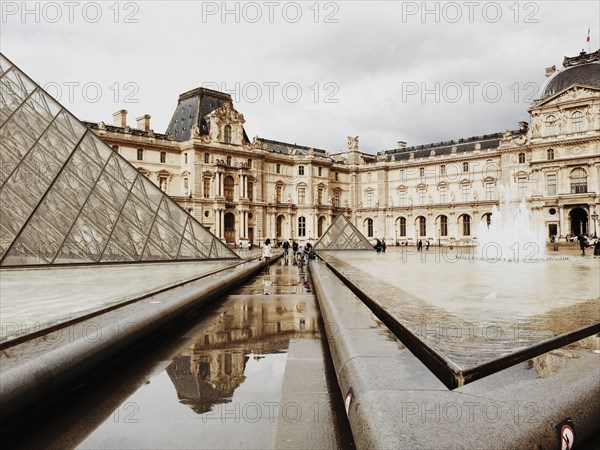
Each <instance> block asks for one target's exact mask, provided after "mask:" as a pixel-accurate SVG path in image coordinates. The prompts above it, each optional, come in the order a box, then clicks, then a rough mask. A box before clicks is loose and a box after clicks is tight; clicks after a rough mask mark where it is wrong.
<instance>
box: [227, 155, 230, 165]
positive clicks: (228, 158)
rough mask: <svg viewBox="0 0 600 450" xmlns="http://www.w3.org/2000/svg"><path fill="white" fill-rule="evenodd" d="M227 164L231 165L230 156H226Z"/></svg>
mask: <svg viewBox="0 0 600 450" xmlns="http://www.w3.org/2000/svg"><path fill="white" fill-rule="evenodd" d="M227 165H228V166H230V165H231V156H228V157H227Z"/></svg>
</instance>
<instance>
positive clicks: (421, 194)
mask: <svg viewBox="0 0 600 450" xmlns="http://www.w3.org/2000/svg"><path fill="white" fill-rule="evenodd" d="M424 204H425V188H419V205H424Z"/></svg>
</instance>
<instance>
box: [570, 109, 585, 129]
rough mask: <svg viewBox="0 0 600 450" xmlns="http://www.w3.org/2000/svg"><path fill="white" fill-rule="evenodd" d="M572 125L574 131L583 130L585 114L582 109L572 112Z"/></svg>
mask: <svg viewBox="0 0 600 450" xmlns="http://www.w3.org/2000/svg"><path fill="white" fill-rule="evenodd" d="M571 126H572V129H573V132H574V133H578V132H580V131H583V114H582V113H581V111H575V112H574V113H573V114H571Z"/></svg>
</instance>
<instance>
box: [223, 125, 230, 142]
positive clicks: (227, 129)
mask: <svg viewBox="0 0 600 450" xmlns="http://www.w3.org/2000/svg"><path fill="white" fill-rule="evenodd" d="M223 137H224V139H223V141H224V142H225V143H226V144H231V125H225V128H223Z"/></svg>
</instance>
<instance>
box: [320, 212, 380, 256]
mask: <svg viewBox="0 0 600 450" xmlns="http://www.w3.org/2000/svg"><path fill="white" fill-rule="evenodd" d="M314 249H315V250H371V251H373V246H372V245H371V243H370V242H369V240H368V239H367V238H366V237H364V235H363V234H362V233H361V232H360V231H358V230H357V229H356V227H355V226H354V225H352V223H351V222H350V220H349V219H348V218H347V217H346V216H344V215H343V214H340V215H339V216H337V217H336V218H335V219H334V220H333V223H332V224H331V225H330V226H329V228H327V231H325V234H324V235H323V236H322V237H321V239H319V240H318V241H317V243H316V244H315V247H314Z"/></svg>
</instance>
